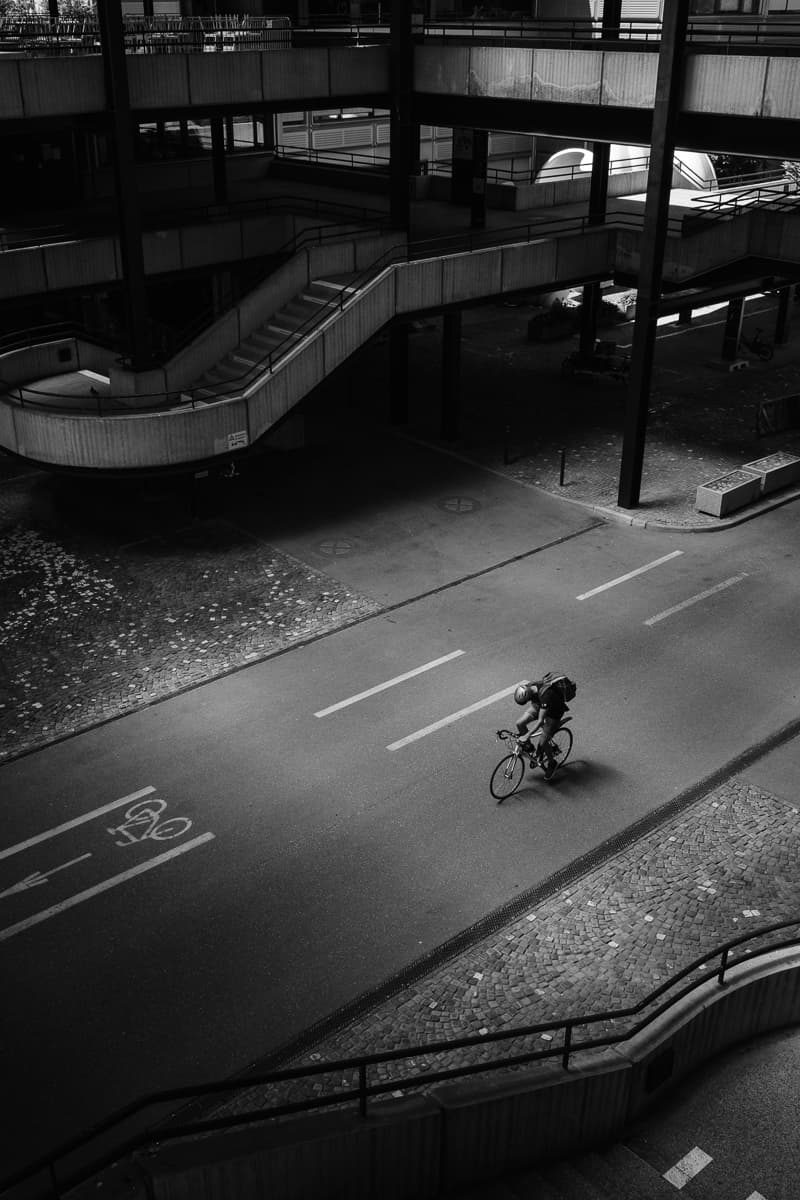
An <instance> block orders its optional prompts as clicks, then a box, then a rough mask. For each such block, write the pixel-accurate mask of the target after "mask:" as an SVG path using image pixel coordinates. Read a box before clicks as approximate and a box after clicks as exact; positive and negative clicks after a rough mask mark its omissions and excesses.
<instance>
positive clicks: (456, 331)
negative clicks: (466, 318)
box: [441, 309, 461, 442]
mask: <svg viewBox="0 0 800 1200" xmlns="http://www.w3.org/2000/svg"><path fill="white" fill-rule="evenodd" d="M460 382H461V309H455V311H453V312H446V313H445V314H444V316H443V318H442V424H441V437H442V439H443V440H444V441H446V442H454V441H455V440H456V438H457V437H458V415H459V407H460V405H459V400H460V390H461V389H460Z"/></svg>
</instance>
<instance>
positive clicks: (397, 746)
mask: <svg viewBox="0 0 800 1200" xmlns="http://www.w3.org/2000/svg"><path fill="white" fill-rule="evenodd" d="M516 686H517V685H516V684H512V686H511V687H507V688H503V690H502V692H495V694H494V695H493V696H487V697H486V699H485V700H478V701H476V702H475V704H470V706H469V708H461V709H459V711H458V712H455V713H451V714H450V716H449V717H442V719H441V721H434V723H433V724H432V725H426V726H425V728H424V729H418V730H417V731H416V733H410V734H409V735H408V737H404V738H400V741H399V742H392V744H391V745H390V746H387V747H386V749H387V750H402V748H403V746H408V745H410V743H411V742H418V741H419V740H420V738H424V737H427V736H428V734H429V733H436V730H437V729H444V727H445V726H446V725H452V724H453V722H454V721H460V720H461V718H462V717H468V716H469V715H470V713H474V712H478V711H479V709H481V708H488V706H489V705H490V704H495V703H496V702H497V701H498V700H504V699H505V697H506V696H510V695H512V693H513V692H514V691H515V689H516Z"/></svg>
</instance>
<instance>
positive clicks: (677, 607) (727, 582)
mask: <svg viewBox="0 0 800 1200" xmlns="http://www.w3.org/2000/svg"><path fill="white" fill-rule="evenodd" d="M743 579H747V572H746V571H745V573H744V574H743V575H732V576H731V577H730V579H723V581H722V583H718V584H716V585H715V586H714V587H710V588H706V590H705V591H704V592H698V593H697V595H696V596H690V597H689V599H688V600H681V602H680V604H673V606H672V608H665V609H664V611H663V612H660V613H656V615H655V616H654V617H648V618H647V620H646V621H645V625H656V624H657V623H658V622H659V621H663V620H665V619H666V618H667V617H671V616H673V615H674V614H675V613H678V612H683V610H684V608H690V607H691V606H692V605H693V604H699V603H700V601H701V600H707V599H708V597H709V596H713V595H714V594H715V593H716V592H724V591H725V588H729V587H733V585H734V584H735V583H741V582H742V580H743Z"/></svg>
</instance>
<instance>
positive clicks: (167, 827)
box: [106, 797, 192, 846]
mask: <svg viewBox="0 0 800 1200" xmlns="http://www.w3.org/2000/svg"><path fill="white" fill-rule="evenodd" d="M166 807H167V804H166V801H165V800H159V799H157V798H155V797H153V798H150V799H147V800H140V801H139V803H138V804H132V805H131V806H130V808H129V809H128V810H127V812H126V813H125V820H124V821H123V822H122V824H121V825H114V826H110V825H108V826H106V831H107V832H108V833H110V834H111V835H112V836H113V835H114V834H118V835H119V836H118V837H116V838H115V839H114V845H115V846H131V845H133V843H134V842H143V841H144V840H145V838H153V840H154V841H156V842H164V841H167V840H168V839H169V838H176V837H181V836H182V835H183V834H184V833H188V832H189V830H190V829H191V828H192V822H191V821H190V820H189V818H188V817H168V818H167V820H166V821H161V820H159V817H160V815H161V813H162V812H163V811H164V809H165V808H166Z"/></svg>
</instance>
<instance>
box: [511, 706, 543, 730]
mask: <svg viewBox="0 0 800 1200" xmlns="http://www.w3.org/2000/svg"><path fill="white" fill-rule="evenodd" d="M542 720H543V714H542V711H541V709H538V708H534V707H533V705H531V707H530V708H526V709H525V712H524V713H523V714H522V716H521V717H520V719H519V720H518V721H517V733H519V734H523V733H526V732H527V733H528V734H529V736H532V735H533V734H534V733H536V732H537V731H538V730H539V729H541V727H542ZM532 722H535V724H534V725H533V728H532V729H530V728H529V727H530V725H531V723H532Z"/></svg>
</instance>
